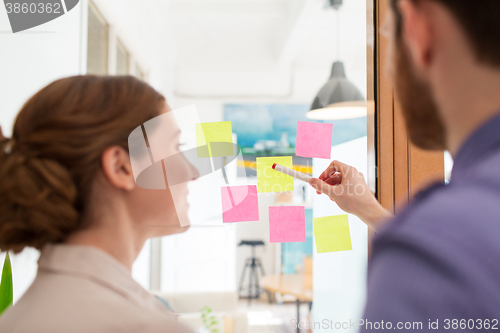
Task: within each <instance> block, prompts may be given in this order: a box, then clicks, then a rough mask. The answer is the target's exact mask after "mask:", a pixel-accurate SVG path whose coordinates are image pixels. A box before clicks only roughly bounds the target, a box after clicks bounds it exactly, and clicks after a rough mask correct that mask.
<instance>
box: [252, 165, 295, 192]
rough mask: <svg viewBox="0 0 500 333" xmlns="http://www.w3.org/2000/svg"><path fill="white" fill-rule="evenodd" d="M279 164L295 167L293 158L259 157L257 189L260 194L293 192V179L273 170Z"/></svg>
mask: <svg viewBox="0 0 500 333" xmlns="http://www.w3.org/2000/svg"><path fill="white" fill-rule="evenodd" d="M274 163H277V164H280V165H282V166H284V167H287V168H292V167H293V162H292V157H291V156H277V157H257V187H258V189H259V193H263V192H286V191H293V178H292V177H290V176H288V175H285V174H284V173H281V172H278V171H276V170H274V169H273V164H274Z"/></svg>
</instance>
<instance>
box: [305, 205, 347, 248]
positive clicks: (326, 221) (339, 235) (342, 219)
mask: <svg viewBox="0 0 500 333" xmlns="http://www.w3.org/2000/svg"><path fill="white" fill-rule="evenodd" d="M313 227H314V238H315V239H316V250H317V251H318V253H326V252H337V251H347V250H352V245H351V233H350V232H349V220H348V219H347V214H346V215H336V216H326V217H317V218H314V219H313Z"/></svg>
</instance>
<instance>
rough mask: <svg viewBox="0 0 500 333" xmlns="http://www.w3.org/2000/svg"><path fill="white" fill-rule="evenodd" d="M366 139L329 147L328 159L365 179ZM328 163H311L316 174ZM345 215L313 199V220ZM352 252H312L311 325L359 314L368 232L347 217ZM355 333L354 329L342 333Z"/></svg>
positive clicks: (363, 293)
mask: <svg viewBox="0 0 500 333" xmlns="http://www.w3.org/2000/svg"><path fill="white" fill-rule="evenodd" d="M366 149H367V138H366V136H365V137H363V138H359V139H356V140H353V141H349V142H345V143H342V144H340V145H337V146H334V147H332V157H334V158H335V159H337V160H339V161H341V162H344V163H346V164H349V165H352V166H354V167H355V168H356V169H358V171H359V172H361V173H363V174H364V175H366V174H367V173H366V170H367V154H366ZM328 165H329V161H327V160H321V159H316V158H315V159H314V160H313V168H314V170H315V172H316V171H319V170H325V169H326V168H327V167H328ZM342 214H346V213H345V212H344V211H342V210H341V209H340V208H339V207H338V206H337V204H336V203H334V202H332V201H331V200H330V198H328V197H327V196H326V195H321V196H315V198H314V211H313V216H314V217H323V216H332V215H342ZM348 218H349V230H350V233H351V244H352V251H341V252H331V253H317V250H316V242H314V244H315V245H314V248H313V298H314V304H313V306H314V315H313V318H311V320H312V321H313V322H320V323H321V322H322V321H323V320H328V322H330V321H333V322H334V323H335V322H349V320H357V319H359V318H361V316H362V314H363V308H364V304H365V298H366V270H367V264H368V228H367V226H366V224H364V223H363V222H362V221H361V220H360V219H359V218H358V217H356V216H354V215H352V214H349V215H348ZM316 331H317V332H334V331H337V330H336V329H335V328H332V329H329V328H328V329H325V328H321V329H319V330H315V332H316ZM344 331H346V332H355V331H356V330H354V329H347V330H344Z"/></svg>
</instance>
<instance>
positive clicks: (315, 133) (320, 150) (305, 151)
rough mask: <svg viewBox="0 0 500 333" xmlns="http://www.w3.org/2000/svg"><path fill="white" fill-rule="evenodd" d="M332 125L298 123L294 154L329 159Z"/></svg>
mask: <svg viewBox="0 0 500 333" xmlns="http://www.w3.org/2000/svg"><path fill="white" fill-rule="evenodd" d="M332 129H333V125H332V124H322V123H312V122H307V121H299V122H298V123H297V143H296V147H295V154H296V155H297V156H302V157H317V158H328V159H329V158H330V157H331V149H332Z"/></svg>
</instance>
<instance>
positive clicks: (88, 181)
mask: <svg viewBox="0 0 500 333" xmlns="http://www.w3.org/2000/svg"><path fill="white" fill-rule="evenodd" d="M169 110H170V109H169V107H168V105H167V104H166V102H165V98H164V97H163V96H162V95H161V94H160V93H158V92H157V91H156V90H154V89H153V88H152V87H151V86H149V85H148V84H146V83H144V82H142V81H140V80H138V79H136V78H134V77H132V76H94V75H85V76H73V77H68V78H63V79H59V80H56V81H54V82H53V83H51V84H49V85H48V86H46V87H45V88H43V89H42V90H40V91H39V92H38V93H36V94H35V95H34V96H32V97H31V98H30V99H29V100H28V101H27V102H26V103H25V104H24V106H23V107H22V109H21V111H20V112H19V114H18V116H17V118H16V121H15V124H14V128H13V135H12V138H11V139H7V138H4V137H3V136H0V250H1V251H13V252H15V253H18V252H20V251H22V250H23V249H24V248H25V247H34V248H37V249H39V250H41V255H40V258H39V260H38V273H37V277H36V279H35V281H34V282H33V284H32V285H31V287H30V288H29V289H28V290H27V291H26V293H25V294H24V295H23V297H21V299H20V300H19V301H18V302H17V303H16V304H15V305H14V306H13V307H11V308H10V309H8V310H7V311H6V312H4V314H3V315H2V316H1V317H0V332H11V333H14V332H23V333H26V332H37V333H43V332H47V333H49V332H50V333H57V332H64V333H66V332H188V331H189V329H187V328H186V327H185V326H183V325H181V324H180V323H178V322H176V320H175V315H174V314H173V313H171V312H170V311H168V310H167V309H166V308H165V307H164V306H163V305H162V304H161V303H160V302H159V301H157V299H156V298H155V297H154V296H152V295H151V294H150V293H149V292H147V291H146V290H144V289H143V288H142V287H141V286H140V285H139V284H138V283H136V282H135V281H134V280H133V279H132V277H131V269H132V263H133V262H134V260H135V259H136V258H137V256H138V255H139V252H140V251H141V249H142V247H143V245H144V243H145V241H146V240H147V239H148V238H151V237H158V236H165V235H169V234H175V233H180V232H184V231H185V230H187V228H188V227H181V226H180V223H179V218H178V215H177V214H185V213H186V211H187V209H188V204H187V200H186V196H187V182H186V183H185V186H186V191H176V194H175V195H179V196H182V198H172V195H173V194H171V193H170V191H169V190H150V189H143V188H140V187H138V186H137V185H136V183H135V179H134V175H133V171H132V167H131V160H130V156H129V152H128V144H127V140H128V136H129V134H130V133H131V132H132V131H133V130H134V129H135V128H137V127H138V126H141V125H142V124H143V123H144V122H145V121H147V120H150V119H152V118H154V117H156V116H159V115H160V114H162V113H166V112H168V111H169ZM162 130H165V131H168V132H169V133H171V136H170V137H171V140H170V141H168V142H165V147H164V149H165V150H167V151H169V152H171V153H172V154H176V153H178V152H179V142H178V140H179V135H180V132H179V130H178V128H177V125H176V124H175V123H174V122H172V123H171V124H168V128H162ZM179 161H181V159H179ZM183 161H184V162H182V161H181V162H180V164H179V168H178V169H179V170H180V171H181V172H185V173H186V175H184V176H185V179H191V180H194V179H195V178H197V177H198V175H197V171H196V169H194V168H193V167H192V166H191V164H189V162H188V161H187V160H183ZM182 163H184V164H182ZM177 193H180V194H177ZM173 199H175V200H176V207H174V203H173ZM179 203H180V204H179ZM176 208H177V209H176Z"/></svg>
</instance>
